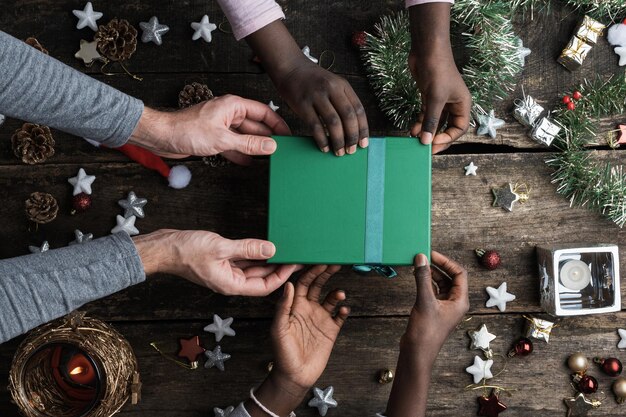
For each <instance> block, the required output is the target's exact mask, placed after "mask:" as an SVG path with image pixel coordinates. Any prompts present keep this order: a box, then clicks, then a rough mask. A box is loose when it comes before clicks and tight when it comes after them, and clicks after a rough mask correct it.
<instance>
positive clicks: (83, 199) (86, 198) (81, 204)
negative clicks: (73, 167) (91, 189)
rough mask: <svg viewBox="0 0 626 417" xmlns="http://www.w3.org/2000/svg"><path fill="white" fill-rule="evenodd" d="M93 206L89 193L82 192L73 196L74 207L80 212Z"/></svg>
mask: <svg viewBox="0 0 626 417" xmlns="http://www.w3.org/2000/svg"><path fill="white" fill-rule="evenodd" d="M89 207H91V196H90V195H89V194H85V193H80V194H76V195H75V196H74V197H72V208H73V209H74V211H76V212H78V213H82V212H84V211H87V210H88V209H89Z"/></svg>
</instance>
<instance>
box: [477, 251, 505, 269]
mask: <svg viewBox="0 0 626 417" xmlns="http://www.w3.org/2000/svg"><path fill="white" fill-rule="evenodd" d="M475 252H476V256H478V259H479V261H480V264H481V265H482V266H484V267H485V268H487V269H489V270H492V271H493V270H494V269H496V268H497V267H499V266H500V254H499V253H498V252H496V251H495V250H487V251H486V250H484V249H476V250H475Z"/></svg>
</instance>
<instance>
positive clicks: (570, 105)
mask: <svg viewBox="0 0 626 417" xmlns="http://www.w3.org/2000/svg"><path fill="white" fill-rule="evenodd" d="M575 108H576V104H575V103H574V102H573V101H570V102H569V103H567V110H574V109H575Z"/></svg>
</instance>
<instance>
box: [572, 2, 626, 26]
mask: <svg viewBox="0 0 626 417" xmlns="http://www.w3.org/2000/svg"><path fill="white" fill-rule="evenodd" d="M565 3H567V4H569V5H570V6H572V7H574V8H575V9H578V10H582V11H583V12H584V13H585V14H588V15H589V16H591V17H593V18H594V19H597V20H606V18H607V16H608V18H609V19H610V21H611V22H615V21H616V20H620V19H622V18H624V15H625V14H626V2H624V0H565Z"/></svg>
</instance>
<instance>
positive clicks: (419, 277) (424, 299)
mask: <svg viewBox="0 0 626 417" xmlns="http://www.w3.org/2000/svg"><path fill="white" fill-rule="evenodd" d="M414 265H415V272H414V274H415V286H416V287H417V295H416V301H417V302H418V303H419V304H421V305H428V304H429V303H431V302H432V301H433V300H434V299H435V291H434V289H433V285H432V279H431V274H430V266H429V265H428V258H427V257H426V255H424V254H423V253H420V254H419V255H417V256H416V257H415V260H414Z"/></svg>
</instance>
